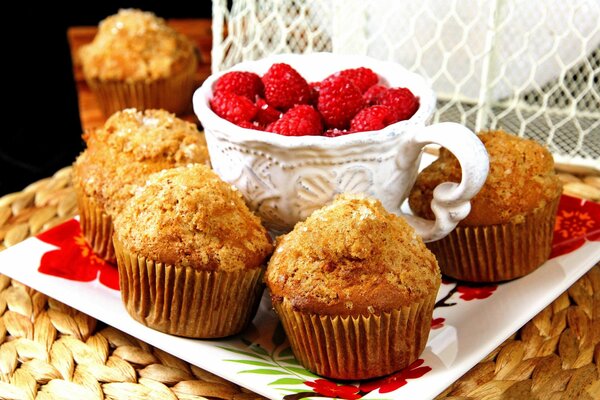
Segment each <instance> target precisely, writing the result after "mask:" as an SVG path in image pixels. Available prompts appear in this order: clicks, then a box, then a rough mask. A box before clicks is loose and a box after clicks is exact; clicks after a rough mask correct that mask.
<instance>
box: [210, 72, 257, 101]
mask: <svg viewBox="0 0 600 400" xmlns="http://www.w3.org/2000/svg"><path fill="white" fill-rule="evenodd" d="M214 92H215V93H216V92H230V93H233V94H237V95H240V96H245V97H247V98H249V99H250V100H251V101H254V99H255V98H256V96H262V94H263V92H264V85H263V83H262V81H261V80H260V76H258V75H257V74H255V73H254V72H245V71H233V72H228V73H226V74H224V75H223V76H221V77H220V78H219V79H217V82H215V86H214Z"/></svg>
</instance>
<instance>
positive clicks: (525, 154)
mask: <svg viewBox="0 0 600 400" xmlns="http://www.w3.org/2000/svg"><path fill="white" fill-rule="evenodd" d="M478 136H479V139H481V141H482V142H483V144H484V145H485V147H486V149H487V152H488V154H489V158H490V171H489V174H488V177H487V180H486V181H485V184H484V186H483V188H482V189H481V191H480V192H479V193H478V194H477V195H476V196H475V197H474V198H473V199H471V212H470V213H469V215H468V216H467V217H466V218H465V219H464V220H462V221H461V222H460V223H459V224H458V226H457V228H456V229H455V230H454V231H453V232H451V233H450V234H449V235H448V236H446V237H445V238H443V239H441V240H439V241H436V242H432V243H428V244H427V246H428V247H429V248H430V249H431V251H432V252H433V253H434V254H435V255H436V257H437V259H438V262H439V264H440V269H441V270H442V273H444V274H445V275H448V276H451V277H453V278H456V279H459V280H465V281H472V282H499V281H506V280H510V279H514V278H518V277H521V276H524V275H526V274H528V273H530V272H532V271H533V270H535V269H536V268H537V267H539V266H540V265H542V264H543V263H544V262H545V261H546V260H547V259H548V256H549V255H550V250H551V244H552V235H553V230H554V220H555V217H556V211H557V207H558V201H559V199H560V194H561V190H562V187H561V183H560V180H559V179H558V178H557V176H556V174H555V172H554V161H553V159H552V155H551V154H550V152H549V151H548V150H546V149H545V148H544V147H542V146H541V145H539V144H538V143H536V142H534V141H532V140H528V139H522V138H519V137H517V136H515V135H511V134H508V133H506V132H503V131H490V132H483V133H480V134H479V135H478ZM460 178H461V170H460V165H459V163H458V161H457V160H456V158H455V157H454V156H453V155H452V154H451V153H450V152H449V151H447V150H445V149H442V150H441V152H440V156H439V158H438V160H436V161H435V162H433V163H432V164H431V165H430V166H428V167H427V168H425V169H424V170H423V171H422V172H421V173H420V174H419V176H418V177H417V180H416V183H415V185H414V186H413V188H412V191H411V193H410V196H409V204H410V207H411V209H412V211H413V212H414V213H415V214H416V215H418V216H420V217H423V218H426V219H434V218H435V217H434V215H433V213H432V211H431V207H430V203H431V199H432V194H433V190H434V189H435V187H436V186H437V185H438V184H440V183H442V182H447V181H449V182H460Z"/></svg>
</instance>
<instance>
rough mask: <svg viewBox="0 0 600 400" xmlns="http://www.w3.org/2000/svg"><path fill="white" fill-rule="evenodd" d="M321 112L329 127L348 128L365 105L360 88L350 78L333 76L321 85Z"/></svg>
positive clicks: (319, 107) (319, 105) (319, 106)
mask: <svg viewBox="0 0 600 400" xmlns="http://www.w3.org/2000/svg"><path fill="white" fill-rule="evenodd" d="M317 104H318V105H317V107H318V109H319V112H320V113H321V115H322V116H323V120H324V121H325V124H326V125H327V127H329V128H338V129H347V128H348V127H349V126H350V121H351V120H352V118H353V117H354V116H355V115H356V113H357V112H358V111H360V110H361V109H362V108H363V107H364V106H365V101H364V100H363V98H362V94H361V93H360V90H359V89H358V88H357V87H356V85H355V84H353V83H352V82H351V81H350V80H349V79H347V78H344V77H342V76H331V77H329V78H327V79H325V80H324V81H323V82H321V85H320V86H319V100H318V103H317Z"/></svg>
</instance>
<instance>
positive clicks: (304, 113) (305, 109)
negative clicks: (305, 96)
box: [267, 104, 323, 136]
mask: <svg viewBox="0 0 600 400" xmlns="http://www.w3.org/2000/svg"><path fill="white" fill-rule="evenodd" d="M267 132H275V133H279V134H280V135H285V136H304V135H320V134H321V133H322V132H323V124H322V123H321V116H320V115H319V113H318V112H317V111H316V110H315V109H314V108H313V107H312V106H309V105H306V104H301V105H297V106H295V107H294V108H292V109H291V110H289V111H287V112H286V113H285V114H283V116H282V117H281V118H280V119H279V120H278V121H275V122H273V123H272V124H271V125H269V126H267Z"/></svg>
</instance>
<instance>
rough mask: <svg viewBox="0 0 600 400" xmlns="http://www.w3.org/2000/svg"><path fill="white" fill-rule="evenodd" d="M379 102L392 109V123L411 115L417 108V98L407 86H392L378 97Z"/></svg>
mask: <svg viewBox="0 0 600 400" xmlns="http://www.w3.org/2000/svg"><path fill="white" fill-rule="evenodd" d="M379 104H380V105H382V106H388V107H389V108H390V109H391V110H392V113H393V117H394V119H393V121H392V123H394V122H398V121H403V120H405V119H409V118H410V117H412V116H413V114H414V113H415V112H417V110H418V109H419V98H417V97H415V95H414V94H412V92H411V91H410V90H408V89H407V88H392V89H388V90H387V92H386V93H385V94H383V95H382V96H381V97H380V99H379Z"/></svg>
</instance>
